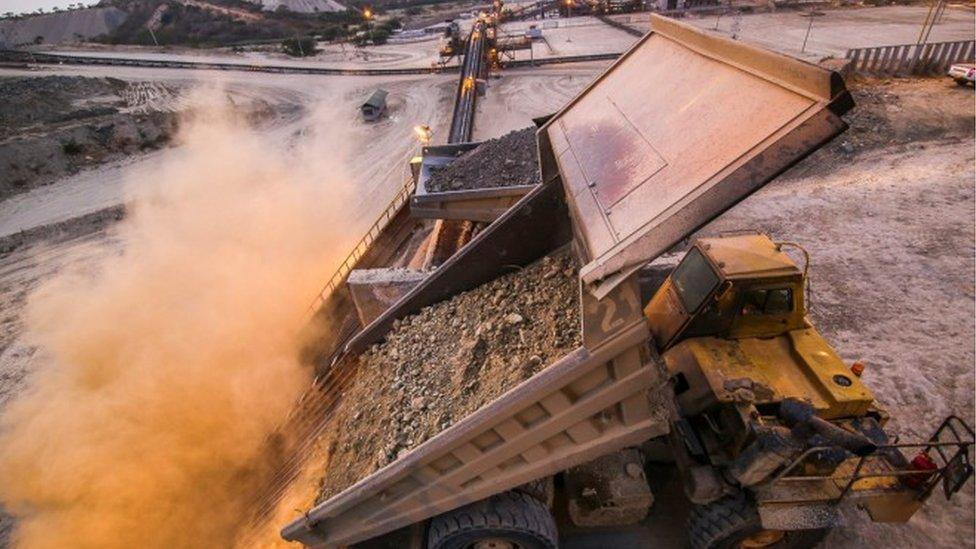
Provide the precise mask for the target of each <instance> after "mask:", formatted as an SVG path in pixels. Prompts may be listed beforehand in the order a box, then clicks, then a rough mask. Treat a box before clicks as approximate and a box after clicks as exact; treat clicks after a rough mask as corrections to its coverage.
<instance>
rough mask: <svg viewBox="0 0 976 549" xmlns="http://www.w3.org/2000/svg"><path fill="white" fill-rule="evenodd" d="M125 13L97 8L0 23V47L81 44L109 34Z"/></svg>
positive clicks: (120, 10) (113, 8) (108, 8)
mask: <svg viewBox="0 0 976 549" xmlns="http://www.w3.org/2000/svg"><path fill="white" fill-rule="evenodd" d="M127 16H128V13H127V12H126V11H125V10H122V9H119V8H115V7H98V8H87V9H81V10H71V11H65V12H60V13H49V14H45V15H34V16H30V17H21V18H17V19H6V20H2V21H0V47H13V46H21V45H25V44H38V43H40V44H64V43H70V42H82V41H85V40H89V39H91V38H94V37H96V36H100V35H103V34H107V33H111V32H112V31H114V30H115V29H116V28H118V26H119V25H121V24H122V22H123V21H125V19H126V17H127Z"/></svg>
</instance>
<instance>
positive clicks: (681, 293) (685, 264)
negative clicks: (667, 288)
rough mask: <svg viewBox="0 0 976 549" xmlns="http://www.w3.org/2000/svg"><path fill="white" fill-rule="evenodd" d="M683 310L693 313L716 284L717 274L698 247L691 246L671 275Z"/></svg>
mask: <svg viewBox="0 0 976 549" xmlns="http://www.w3.org/2000/svg"><path fill="white" fill-rule="evenodd" d="M671 280H672V282H673V283H674V287H675V289H676V290H677V291H678V297H679V298H680V299H681V304H682V305H684V308H685V311H687V312H689V313H694V312H695V311H697V310H698V307H699V306H701V304H702V302H703V301H705V298H706V297H708V295H709V294H710V293H712V290H714V289H715V286H718V275H716V274H715V271H713V270H712V267H711V265H709V264H708V261H707V260H706V259H705V256H703V255H702V253H701V252H700V251H698V248H692V249H691V250H690V251H689V252H688V253H687V254H686V255H685V258H684V259H683V260H681V263H680V264H679V265H678V266H677V268H675V270H674V274H673V275H671Z"/></svg>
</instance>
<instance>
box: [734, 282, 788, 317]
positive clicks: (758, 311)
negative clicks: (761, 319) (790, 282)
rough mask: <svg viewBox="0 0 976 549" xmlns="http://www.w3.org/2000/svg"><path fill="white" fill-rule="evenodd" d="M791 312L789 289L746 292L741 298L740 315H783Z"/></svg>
mask: <svg viewBox="0 0 976 549" xmlns="http://www.w3.org/2000/svg"><path fill="white" fill-rule="evenodd" d="M791 311H793V290H792V289H791V288H765V289H751V290H746V291H745V293H744V295H743V297H742V314H743V315H744V316H750V315H785V314H788V313H790V312H791Z"/></svg>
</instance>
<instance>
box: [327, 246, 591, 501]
mask: <svg viewBox="0 0 976 549" xmlns="http://www.w3.org/2000/svg"><path fill="white" fill-rule="evenodd" d="M577 284H578V282H577V265H576V262H575V259H573V257H572V256H571V255H570V254H569V253H568V252H560V253H559V254H556V255H554V256H550V257H546V258H544V259H542V260H540V261H537V262H536V263H534V264H532V265H530V266H528V267H526V268H524V269H522V270H520V271H518V272H514V273H511V274H508V275H505V276H502V277H500V278H498V279H496V280H493V281H491V282H489V283H487V284H484V285H482V286H480V287H478V288H475V289H474V290H471V291H468V292H465V293H462V294H459V295H457V296H455V297H454V298H452V299H451V300H449V301H443V302H441V303H438V304H435V305H433V306H430V307H427V308H425V309H424V310H422V311H421V312H420V313H418V314H416V315H414V316H410V317H407V318H404V319H403V320H402V321H398V322H397V323H396V324H395V325H394V327H393V329H392V331H391V332H390V334H388V336H387V339H386V341H385V342H384V343H382V344H379V345H375V346H373V347H372V348H370V349H369V350H367V351H366V352H365V353H363V355H362V356H361V357H360V358H359V361H360V362H359V365H358V371H357V374H356V377H355V380H354V381H353V382H352V385H351V386H350V388H349V389H348V390H347V391H346V392H345V393H344V394H343V396H342V404H340V406H339V408H338V409H337V411H336V414H335V416H334V419H333V422H334V426H333V427H332V428H330V429H329V430H328V432H330V433H331V435H332V436H333V437H334V438H333V439H331V441H330V442H329V445H328V448H329V460H328V463H327V465H326V469H325V471H324V472H323V476H322V479H321V482H320V484H321V492H320V495H319V498H318V501H319V502H321V501H325V500H326V499H328V498H330V497H332V496H334V495H336V494H338V493H339V492H341V491H342V490H344V489H345V488H347V487H349V486H351V485H353V484H355V483H356V482H357V481H359V480H360V479H362V478H364V477H366V476H368V475H369V474H370V473H372V472H374V471H376V470H378V469H380V468H381V467H383V466H385V465H387V464H388V463H390V462H392V461H394V460H396V459H397V458H398V457H399V456H402V455H403V454H405V453H406V452H408V451H409V450H411V449H412V448H415V447H417V446H419V445H420V444H422V443H423V442H425V441H426V440H428V439H430V438H431V437H433V436H434V435H436V434H437V433H439V432H441V431H442V430H444V429H445V428H447V427H449V426H450V425H452V424H454V423H456V422H457V421H459V420H461V419H463V418H464V417H466V416H468V415H469V414H471V413H472V412H474V411H475V410H477V409H479V408H480V407H482V406H483V405H485V404H487V403H489V402H491V401H492V400H494V399H495V398H497V397H498V396H500V395H502V394H503V393H505V392H506V391H508V390H509V389H512V388H513V387H515V386H516V385H517V384H519V383H520V382H521V381H523V380H526V379H528V378H529V377H531V376H532V375H534V374H535V373H537V372H539V371H540V370H542V369H543V368H545V367H546V366H548V365H549V364H551V363H553V362H555V361H556V360H558V359H559V358H561V357H562V356H564V355H566V354H568V353H569V352H571V351H572V350H574V349H576V348H577V347H579V346H580V345H581V339H580V319H579V305H578V299H579V297H578V292H579V290H578V286H577Z"/></svg>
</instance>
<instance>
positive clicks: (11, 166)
mask: <svg viewBox="0 0 976 549" xmlns="http://www.w3.org/2000/svg"><path fill="white" fill-rule="evenodd" d="M0 97H3V98H4V101H2V102H0V199H3V198H6V197H8V196H10V195H13V194H16V193H19V192H23V191H26V190H28V189H31V188H34V187H38V186H41V185H44V184H47V183H50V182H52V181H54V180H55V179H57V178H59V177H62V176H64V175H66V174H71V173H75V172H77V171H79V170H81V169H83V168H86V167H90V166H94V165H97V164H100V163H103V162H106V161H108V160H112V159H115V158H120V157H122V156H126V155H131V154H134V153H137V152H140V151H145V150H151V149H157V148H159V147H162V146H164V145H166V144H167V143H168V142H169V141H170V138H171V137H172V135H173V134H174V132H175V131H176V128H177V114H176V112H177V107H178V102H177V90H175V89H174V88H172V87H169V86H164V85H162V84H155V83H152V84H151V83H145V82H127V81H123V80H118V79H114V78H88V77H79V76H41V77H10V78H0Z"/></svg>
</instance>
